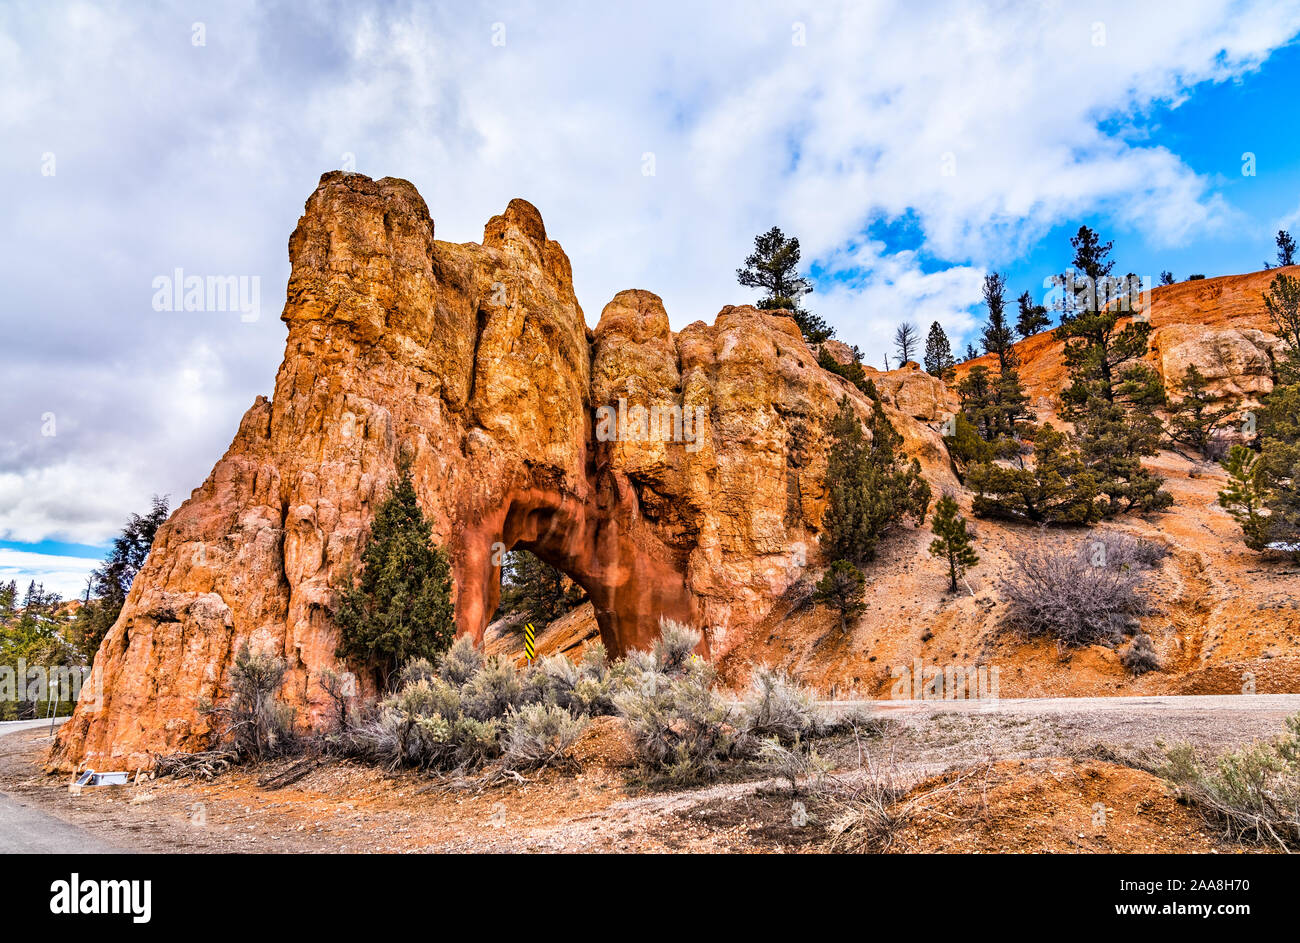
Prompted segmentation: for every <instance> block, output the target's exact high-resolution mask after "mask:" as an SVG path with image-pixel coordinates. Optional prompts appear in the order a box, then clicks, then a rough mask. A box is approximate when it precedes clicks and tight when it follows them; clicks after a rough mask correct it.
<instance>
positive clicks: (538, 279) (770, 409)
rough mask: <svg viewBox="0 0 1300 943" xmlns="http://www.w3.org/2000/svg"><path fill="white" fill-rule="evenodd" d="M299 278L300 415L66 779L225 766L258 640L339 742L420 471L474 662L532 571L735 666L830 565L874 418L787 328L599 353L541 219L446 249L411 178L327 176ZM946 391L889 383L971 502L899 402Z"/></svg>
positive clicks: (649, 307)
mask: <svg viewBox="0 0 1300 943" xmlns="http://www.w3.org/2000/svg"><path fill="white" fill-rule="evenodd" d="M289 254H290V259H291V262H292V273H291V275H290V278H289V285H288V292H287V297H286V302H285V307H284V312H283V315H282V319H283V320H284V322H285V323H286V324H287V326H288V339H287V342H286V347H285V357H284V361H283V363H282V364H281V366H280V370H279V372H278V374H277V377H276V381H275V391H274V395H273V397H272V398H271V400H269V401H268V400H266V399H264V398H261V397H259V398H258V399H257V401H256V402H255V403H254V404H253V406H252V408H250V409H249V411H248V412H247V414H245V416H244V418H243V420H242V422H241V423H240V427H239V431H238V433H237V434H236V436H235V439H234V441H233V442H232V444H231V446H230V448H229V450H228V451H227V452H226V455H225V456H224V457H223V458H222V459H221V461H220V462H218V464H217V466H216V467H215V468H214V469H213V471H212V473H211V474H210V475H209V476H208V479H207V481H205V482H204V483H203V485H202V486H201V487H200V488H198V489H197V490H196V491H195V492H194V493H193V494H192V495H191V496H190V498H189V500H188V501H186V502H185V503H184V504H183V505H182V506H181V507H180V508H179V509H178V510H177V511H176V513H175V514H174V515H173V516H172V518H171V519H170V520H169V521H168V522H167V524H166V525H164V526H163V527H162V528H161V529H160V530H159V532H158V535H157V539H156V541H155V543H154V548H153V551H152V552H151V554H150V556H149V559H148V561H147V563H146V565H145V567H144V569H143V570H142V571H141V573H140V575H139V576H138V577H137V579H136V581H135V585H134V586H133V587H132V590H131V594H130V597H129V599H128V600H127V603H126V606H125V607H124V609H123V612H122V616H121V618H120V619H119V620H118V623H117V624H116V625H115V626H114V628H113V629H112V631H111V632H110V633H109V635H108V637H107V638H106V640H105V642H104V644H103V646H102V648H101V650H100V652H99V654H98V656H97V658H96V661H95V678H96V679H97V682H98V683H97V684H92V685H91V686H90V689H91V690H92V691H99V692H100V696H98V697H96V698H91V697H87V698H84V699H83V702H82V703H81V704H80V705H79V706H78V709H77V713H76V715H75V716H74V718H73V719H72V720H71V721H70V722H69V723H68V724H67V725H66V726H65V728H64V730H63V732H62V733H61V735H60V740H59V753H58V755H59V761H60V762H62V763H64V764H73V763H76V762H78V761H83V760H84V761H86V762H88V763H90V764H91V765H95V766H101V767H102V766H103V765H105V764H108V765H111V766H124V765H125V766H141V765H147V763H148V758H147V753H148V751H155V752H164V751H174V750H184V749H194V748H197V747H199V746H200V745H201V744H202V743H203V742H204V739H205V737H206V735H207V734H208V732H209V731H208V727H207V723H206V721H205V720H204V718H203V717H202V716H200V714H199V713H198V705H199V703H200V700H201V699H205V698H208V699H213V698H218V697H220V696H221V693H222V684H223V682H224V679H225V676H226V671H227V668H228V665H229V662H230V660H231V658H232V656H233V653H234V652H235V651H236V650H237V649H238V647H239V646H240V645H241V644H242V643H243V642H245V641H247V642H248V643H249V644H250V645H251V646H252V647H253V648H254V649H256V650H263V651H267V650H269V651H273V652H275V653H277V654H279V655H281V656H283V657H284V658H285V659H286V661H287V662H288V665H289V672H288V676H287V684H286V688H285V691H284V696H285V697H286V699H287V700H288V701H289V702H290V703H292V704H294V705H295V706H297V707H298V708H299V709H300V717H301V718H302V719H303V720H304V722H310V721H312V720H313V719H314V718H315V717H317V716H318V715H320V714H321V713H322V712H323V711H324V710H325V709H326V707H325V697H324V694H323V692H322V691H321V690H320V687H319V675H320V672H321V671H322V670H323V669H325V668H329V667H333V666H334V663H335V658H334V650H335V646H336V641H337V637H336V631H335V627H334V624H333V619H332V607H333V604H334V600H335V596H336V593H337V592H338V590H339V588H340V587H341V586H342V585H345V584H346V583H347V581H348V580H349V579H351V577H352V574H353V572H354V567H355V565H356V561H357V559H358V555H359V549H360V545H361V542H362V540H363V539H364V535H365V533H366V531H367V528H368V526H369V521H370V518H371V516H372V514H373V512H374V509H375V507H376V505H377V503H378V502H379V501H381V500H382V499H383V496H384V493H385V489H386V486H387V484H388V483H389V481H390V480H391V479H392V477H393V475H394V473H395V467H396V463H397V459H398V457H399V455H401V454H405V455H406V456H408V457H409V458H410V459H411V462H412V473H413V476H414V479H415V483H416V489H417V492H418V494H419V496H420V500H421V503H422V505H423V507H424V510H425V512H426V513H427V515H428V516H429V518H430V520H431V521H432V524H433V531H434V534H435V538H436V539H437V540H438V541H439V542H440V543H442V544H443V545H444V546H446V547H447V549H448V551H449V553H450V556H451V560H452V567H453V576H454V579H455V586H456V609H457V621H458V626H459V630H460V631H461V632H462V633H469V634H471V635H473V636H475V637H481V635H482V632H483V629H484V626H485V625H486V623H487V620H488V619H489V618H490V616H491V614H492V613H493V611H494V610H495V609H496V606H497V602H498V596H499V590H500V585H499V583H500V570H499V564H500V558H501V553H502V552H503V551H504V550H507V549H509V548H512V547H520V548H526V549H530V550H533V551H534V552H535V553H537V554H538V555H539V556H541V557H542V558H543V559H545V560H547V561H549V562H550V563H552V564H553V565H554V566H556V567H558V568H560V569H561V570H563V571H564V572H566V573H568V574H569V575H570V576H571V577H572V578H573V579H575V580H576V581H577V582H578V583H580V584H581V585H582V586H583V587H584V588H585V589H586V590H587V592H588V594H589V595H590V597H591V600H592V603H593V605H594V609H595V615H596V619H597V621H598V623H599V626H600V632H601V635H602V636H603V638H604V640H605V642H606V644H607V645H608V646H609V647H610V648H611V649H612V650H613V651H615V652H620V651H623V650H625V649H628V648H631V647H640V646H644V645H646V644H648V643H649V641H650V640H651V639H652V638H653V636H654V635H655V634H656V632H657V624H658V620H659V618H660V616H670V617H676V618H679V619H688V620H691V621H694V622H695V623H696V624H699V625H703V626H704V627H705V628H706V630H707V633H706V645H707V646H709V647H711V648H712V649H713V650H714V651H715V652H717V653H720V652H722V651H725V649H726V647H727V644H728V641H727V640H728V633H729V631H730V630H731V629H732V628H734V627H738V626H739V627H744V626H748V625H752V624H753V623H755V622H756V621H757V620H758V619H759V618H761V617H762V616H763V615H764V614H765V613H766V612H767V610H768V609H769V608H770V606H771V604H772V600H773V599H774V598H776V597H777V596H779V595H780V593H781V592H783V591H784V590H785V589H786V588H787V587H788V586H789V584H790V583H791V582H793V581H794V580H795V579H796V578H798V576H799V575H800V573H801V572H802V570H803V568H804V566H805V564H806V563H808V562H814V561H815V559H816V557H817V548H816V539H817V524H818V522H819V521H820V519H821V513H822V510H823V507H824V503H825V496H824V494H823V482H822V478H823V475H824V470H825V444H826V443H825V438H826V433H825V429H826V427H827V425H828V422H829V419H830V417H831V416H832V415H833V414H834V412H835V410H836V406H837V403H838V401H839V399H840V397H842V396H848V397H849V398H850V399H851V400H853V401H854V402H856V403H858V404H859V406H860V407H862V408H865V401H864V400H863V398H862V396H861V394H859V393H858V391H857V390H856V389H854V388H853V387H852V386H851V385H850V384H848V383H846V382H844V381H843V380H842V379H840V378H839V377H836V376H834V375H832V374H829V373H827V372H826V371H824V370H822V369H821V368H819V367H818V366H817V364H816V359H815V357H814V356H813V354H812V352H811V351H810V350H809V349H808V346H807V345H806V344H805V343H804V341H803V338H802V337H801V336H800V334H799V331H798V329H797V328H796V327H795V325H794V323H793V321H791V320H790V319H789V318H788V317H783V316H780V315H775V314H770V313H766V312H761V311H757V310H755V309H753V308H750V307H740V308H733V307H728V308H724V309H723V311H722V312H721V313H720V314H719V315H718V317H717V319H716V321H715V322H714V324H712V325H706V324H704V323H702V322H696V323H694V324H691V325H689V326H688V327H686V328H685V329H684V330H683V331H681V332H680V333H679V334H673V332H672V331H671V330H670V329H669V324H668V317H667V314H666V313H665V312H664V308H663V304H662V302H660V300H659V299H658V298H657V297H656V296H654V295H652V294H650V293H648V292H643V291H626V292H621V293H620V294H619V295H618V296H616V297H615V298H614V300H613V301H611V302H610V303H609V305H607V306H606V308H605V310H604V312H603V314H602V316H601V319H600V323H599V325H598V326H597V328H596V330H595V332H594V334H593V333H592V332H590V331H588V330H587V329H586V326H585V323H584V320H583V314H582V310H581V309H580V307H579V306H578V303H577V299H576V298H575V296H574V293H573V286H572V276H571V272H570V267H569V261H568V258H567V257H566V256H565V254H564V252H563V250H562V249H561V248H560V246H559V244H558V243H556V242H553V241H551V240H550V239H548V238H547V235H546V230H545V227H544V225H543V223H542V219H541V216H540V215H539V214H538V212H537V210H536V209H535V208H534V207H532V206H531V205H530V204H528V203H526V202H524V201H522V200H513V201H511V203H510V205H509V207H508V208H507V209H506V211H505V213H503V214H502V215H500V216H497V217H494V218H493V219H492V220H490V221H489V222H488V224H487V227H486V229H485V231H484V236H483V244H482V245H477V244H473V243H467V244H463V245H455V244H451V243H446V242H439V241H437V240H436V239H435V238H434V226H433V221H432V219H431V218H430V216H429V212H428V209H427V208H426V206H425V204H424V201H423V200H422V199H421V198H420V195H419V194H418V193H417V192H416V191H415V189H414V188H413V187H412V186H411V185H410V184H409V183H407V182H405V181H402V180H395V179H391V178H385V179H382V180H377V181H375V180H371V179H369V178H367V177H364V176H362V175H359V174H345V173H337V172H335V173H329V174H326V175H325V176H324V177H322V178H321V182H320V185H319V186H318V187H317V189H316V191H315V192H314V193H313V194H312V195H311V197H310V198H309V199H308V201H307V205H306V211H305V213H304V215H303V216H302V218H301V219H300V220H299V223H298V227H297V229H296V230H295V232H294V234H293V236H292V238H291V239H290V242H289ZM921 376H924V375H921ZM925 379H926V380H929V379H930V378H925ZM920 382H921V381H918V380H917V379H915V378H914V377H912V376H909V377H908V378H904V379H903V380H901V381H900V382H899V384H897V385H895V384H892V383H884V384H882V386H884V387H886V388H887V389H888V392H887V393H886V394H885V395H886V399H887V402H890V403H893V402H899V403H900V404H901V403H902V402H903V400H904V399H906V400H907V403H908V404H911V405H903V407H902V408H905V409H907V410H908V412H907V413H903V412H898V411H897V410H894V409H893V408H892V407H891V408H890V409H889V413H890V415H891V418H893V420H894V422H895V424H896V425H897V426H898V427H899V429H900V432H902V433H903V435H904V437H905V440H906V441H907V442H908V443H909V445H910V446H911V447H913V448H914V450H915V451H917V452H919V453H920V454H921V459H922V461H923V463H925V464H926V466H927V468H928V469H929V470H930V471H931V472H933V473H934V474H935V475H937V476H940V477H943V476H948V478H950V473H949V472H948V470H947V464H946V458H944V457H943V450H942V445H941V441H940V439H939V437H938V434H937V433H936V432H934V431H933V430H932V429H930V428H929V427H927V426H925V425H923V424H922V423H920V422H917V421H916V420H914V419H913V418H912V416H915V415H918V409H920V410H921V412H920V413H919V414H922V415H926V416H928V415H929V413H933V412H935V407H934V403H935V402H936V397H937V396H938V395H939V394H936V393H935V391H933V390H930V391H928V392H926V393H924V394H923V395H920V396H916V395H912V396H909V397H903V396H900V395H899V391H900V390H902V389H904V388H908V389H913V388H916V387H917V386H918V383H920ZM917 403H920V404H923V405H922V406H919V407H918V406H917V405H916V404H917ZM945 480H946V479H945Z"/></svg>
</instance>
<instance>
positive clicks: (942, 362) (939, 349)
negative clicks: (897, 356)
mask: <svg viewBox="0 0 1300 943" xmlns="http://www.w3.org/2000/svg"><path fill="white" fill-rule="evenodd" d="M956 365H957V361H955V360H954V359H953V356H952V345H951V344H950V343H948V335H947V334H945V333H944V330H943V326H942V325H941V324H940V323H939V322H938V321H935V322H934V323H933V324H931V325H930V333H929V335H928V336H927V337H926V339H925V372H926V373H928V374H930V376H932V377H939V378H940V379H941V380H943V381H944V382H951V379H952V376H953V368H954V367H955V366H956Z"/></svg>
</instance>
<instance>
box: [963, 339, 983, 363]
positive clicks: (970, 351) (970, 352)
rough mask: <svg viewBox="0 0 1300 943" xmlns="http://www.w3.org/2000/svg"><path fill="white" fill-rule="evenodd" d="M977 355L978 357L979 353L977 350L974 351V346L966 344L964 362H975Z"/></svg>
mask: <svg viewBox="0 0 1300 943" xmlns="http://www.w3.org/2000/svg"><path fill="white" fill-rule="evenodd" d="M979 355H980V352H979V351H978V350H976V349H975V345H974V344H967V345H966V360H965V362H966V363H969V362H970V361H972V360H975V359H976V358H978V357H979Z"/></svg>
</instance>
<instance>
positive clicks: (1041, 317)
mask: <svg viewBox="0 0 1300 943" xmlns="http://www.w3.org/2000/svg"><path fill="white" fill-rule="evenodd" d="M1016 303H1017V304H1019V306H1020V315H1019V317H1017V318H1016V332H1017V333H1018V334H1019V335H1020V336H1021V337H1033V336H1034V335H1035V334H1037V333H1039V332H1040V331H1045V330H1047V329H1048V328H1049V327H1051V326H1052V319H1051V318H1049V317H1048V316H1047V308H1046V307H1045V306H1043V305H1040V304H1034V299H1033V296H1032V295H1030V294H1029V292H1024V293H1023V294H1021V296H1020V297H1019V298H1017V299H1016Z"/></svg>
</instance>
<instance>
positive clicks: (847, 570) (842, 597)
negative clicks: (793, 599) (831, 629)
mask: <svg viewBox="0 0 1300 943" xmlns="http://www.w3.org/2000/svg"><path fill="white" fill-rule="evenodd" d="M862 588H863V580H862V571H861V570H859V569H858V568H857V567H856V566H854V565H853V564H852V563H850V562H849V561H847V560H836V561H835V562H834V563H832V564H831V565H830V567H829V568H828V569H827V570H826V573H825V574H824V575H823V576H822V578H821V579H820V580H818V581H817V589H816V591H815V592H814V593H813V599H815V600H816V601H817V602H819V603H822V604H823V605H825V606H826V607H828V608H830V609H834V610H835V611H836V612H837V613H839V617H840V633H841V634H843V633H845V632H847V631H848V627H849V620H850V619H856V618H857V617H858V616H859V615H861V613H862V609H863V605H862Z"/></svg>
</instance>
